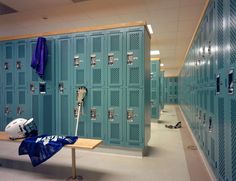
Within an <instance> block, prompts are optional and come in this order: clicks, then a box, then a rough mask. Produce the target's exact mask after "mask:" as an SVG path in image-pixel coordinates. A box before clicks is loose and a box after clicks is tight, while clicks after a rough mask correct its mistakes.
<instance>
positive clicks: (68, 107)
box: [0, 26, 150, 147]
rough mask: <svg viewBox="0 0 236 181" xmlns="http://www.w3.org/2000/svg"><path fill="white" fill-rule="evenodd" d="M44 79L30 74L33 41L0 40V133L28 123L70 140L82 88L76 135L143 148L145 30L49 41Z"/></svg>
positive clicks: (147, 63) (146, 97)
mask: <svg viewBox="0 0 236 181" xmlns="http://www.w3.org/2000/svg"><path fill="white" fill-rule="evenodd" d="M46 38H47V46H48V51H49V55H48V63H47V66H46V73H45V76H44V77H43V79H41V78H39V77H38V76H37V74H36V73H35V72H34V71H33V70H32V69H31V67H30V64H31V57H32V53H33V51H34V49H35V46H36V39H24V40H14V41H4V42H0V62H1V65H2V66H1V71H0V92H1V94H0V100H1V101H0V109H1V110H2V111H0V118H1V122H0V123H1V124H0V127H1V130H3V129H4V128H5V126H6V124H8V123H9V122H10V121H12V120H13V119H14V118H16V117H24V118H30V117H33V118H34V119H35V121H36V123H37V125H38V128H39V131H40V133H44V134H46V133H47V134H62V135H72V134H74V128H75V117H76V115H77V112H76V107H77V103H76V91H77V90H78V88H79V87H80V86H85V87H87V89H88V95H87V96H86V98H85V101H84V106H83V108H82V111H81V120H80V124H79V131H78V134H79V135H80V136H82V137H88V138H99V139H103V140H104V143H106V144H113V145H120V146H131V147H132V146H135V147H137V146H138V147H144V146H145V145H146V144H147V141H148V140H149V138H150V61H144V60H149V59H150V57H149V52H150V37H149V34H148V33H147V30H146V28H145V27H144V26H139V27H129V28H120V29H119V28H117V29H110V30H103V31H92V32H83V33H73V34H64V35H56V36H49V37H46Z"/></svg>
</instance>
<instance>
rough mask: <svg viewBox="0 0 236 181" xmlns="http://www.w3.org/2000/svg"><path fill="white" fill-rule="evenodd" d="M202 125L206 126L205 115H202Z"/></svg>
mask: <svg viewBox="0 0 236 181" xmlns="http://www.w3.org/2000/svg"><path fill="white" fill-rule="evenodd" d="M202 124H203V125H204V126H205V125H206V113H204V114H203V122H202Z"/></svg>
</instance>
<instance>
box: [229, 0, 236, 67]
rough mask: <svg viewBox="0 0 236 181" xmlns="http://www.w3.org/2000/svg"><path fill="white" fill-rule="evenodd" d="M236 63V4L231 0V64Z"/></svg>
mask: <svg viewBox="0 0 236 181" xmlns="http://www.w3.org/2000/svg"><path fill="white" fill-rule="evenodd" d="M235 61H236V2H235V0H230V64H234V63H235Z"/></svg>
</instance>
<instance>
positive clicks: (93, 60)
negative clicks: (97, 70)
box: [90, 54, 96, 66]
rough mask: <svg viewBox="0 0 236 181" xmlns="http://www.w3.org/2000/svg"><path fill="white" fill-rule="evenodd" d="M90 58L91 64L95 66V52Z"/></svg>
mask: <svg viewBox="0 0 236 181" xmlns="http://www.w3.org/2000/svg"><path fill="white" fill-rule="evenodd" d="M90 58H91V61H90V64H91V66H95V65H96V55H94V54H93V55H91V56H90Z"/></svg>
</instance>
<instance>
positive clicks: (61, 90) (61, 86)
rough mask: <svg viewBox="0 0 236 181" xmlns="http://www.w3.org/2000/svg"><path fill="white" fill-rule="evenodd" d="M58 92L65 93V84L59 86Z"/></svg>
mask: <svg viewBox="0 0 236 181" xmlns="http://www.w3.org/2000/svg"><path fill="white" fill-rule="evenodd" d="M58 90H59V92H60V93H63V92H64V84H63V82H61V83H59V84H58Z"/></svg>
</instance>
